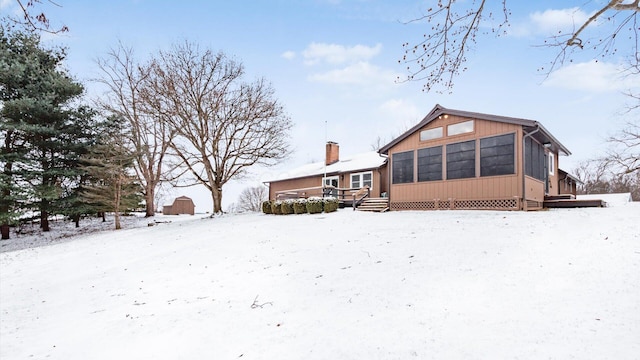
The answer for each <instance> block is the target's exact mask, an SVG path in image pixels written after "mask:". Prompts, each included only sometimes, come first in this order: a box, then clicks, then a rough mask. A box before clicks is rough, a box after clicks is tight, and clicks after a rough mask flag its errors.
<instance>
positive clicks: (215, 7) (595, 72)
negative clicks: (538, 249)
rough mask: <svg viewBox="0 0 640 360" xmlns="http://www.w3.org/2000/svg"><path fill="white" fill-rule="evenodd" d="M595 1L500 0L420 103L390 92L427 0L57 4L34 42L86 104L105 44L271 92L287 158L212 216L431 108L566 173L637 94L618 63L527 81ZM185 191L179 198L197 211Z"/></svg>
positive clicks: (7, 4) (230, 191) (403, 91)
mask: <svg viewBox="0 0 640 360" xmlns="http://www.w3.org/2000/svg"><path fill="white" fill-rule="evenodd" d="M600 2H601V1H593V2H589V3H588V4H589V6H590V8H588V9H585V11H580V10H578V9H575V8H574V7H575V6H579V5H582V4H583V2H579V1H535V2H528V1H527V2H521V1H510V2H509V3H508V4H509V5H510V6H512V16H511V18H510V28H509V35H507V36H503V37H500V38H495V37H492V36H486V37H482V38H481V39H480V40H479V42H478V43H477V44H476V46H475V48H474V50H473V51H471V52H470V53H469V54H468V59H469V61H468V63H467V67H468V68H469V70H468V71H467V72H465V73H463V74H462V75H461V76H459V77H458V78H457V80H456V85H455V88H454V91H453V93H452V94H448V93H447V94H438V93H425V92H422V84H421V83H397V82H396V81H395V79H396V77H397V76H398V75H400V76H404V75H406V72H405V70H404V69H405V65H402V64H398V59H400V58H401V57H402V55H403V49H402V44H403V43H404V42H407V41H414V40H416V39H419V38H420V37H421V36H422V34H423V33H424V28H425V26H426V25H425V24H423V23H413V24H404V23H403V22H406V21H407V20H410V19H412V18H415V17H417V16H419V15H420V14H421V13H422V12H423V11H424V10H425V9H427V8H428V7H429V6H433V4H435V3H436V1H417V0H414V1H409V0H395V1H381V0H307V1H303V0H271V1H266V0H264V1H262V0H256V1H182V2H177V1H160V0H156V1H151V0H112V1H79V0H74V1H72V0H58V1H57V3H59V4H60V5H61V7H59V8H58V7H55V6H53V5H45V7H44V10H45V11H46V12H47V15H48V16H49V18H50V19H51V20H52V22H53V24H54V25H55V24H65V25H67V26H68V27H69V28H70V32H69V33H67V34H64V35H59V36H53V37H51V39H48V41H51V42H53V43H56V44H61V45H64V46H66V47H68V54H69V56H68V61H67V67H68V70H69V72H70V73H71V74H72V75H73V76H75V77H76V78H78V79H79V80H81V81H82V82H83V83H85V85H86V86H87V89H88V93H89V95H90V96H98V95H99V94H100V89H99V87H98V86H97V85H96V84H95V83H92V82H91V81H90V79H92V78H95V77H97V76H99V73H98V72H97V71H98V70H97V67H96V65H95V59H96V58H99V57H101V56H104V54H105V53H106V52H107V51H108V50H109V48H112V47H116V46H117V42H118V41H119V40H120V41H122V42H123V43H124V44H125V45H127V46H132V47H134V48H135V49H136V53H137V56H138V57H139V59H141V60H144V58H145V57H146V56H148V55H149V54H150V53H152V52H155V51H157V50H159V49H168V48H169V47H170V46H171V45H172V44H174V43H176V42H182V41H184V40H189V41H192V42H196V43H198V44H199V45H200V46H203V47H209V48H211V49H214V50H221V51H223V52H225V53H226V54H228V55H231V56H234V57H235V58H236V59H238V60H240V61H242V62H243V64H244V65H245V69H246V73H247V79H248V80H251V79H254V78H256V77H264V78H266V79H268V80H269V81H271V82H272V83H273V86H274V88H275V90H276V96H277V97H278V98H279V99H280V101H281V102H282V103H283V104H284V106H285V108H286V110H287V112H288V113H289V115H290V116H291V119H292V120H293V122H294V124H295V126H294V128H293V131H292V133H291V135H292V139H291V144H292V147H293V149H294V153H293V155H292V157H291V158H290V159H289V160H288V161H286V162H284V163H283V164H281V165H280V166H277V167H273V168H270V169H268V170H265V169H255V171H254V172H255V174H254V176H253V177H252V178H250V179H246V180H245V181H244V182H242V183H239V184H231V185H230V186H228V187H227V188H225V189H224V191H225V194H224V198H223V206H224V204H227V205H228V204H230V203H231V202H234V201H235V200H236V196H237V193H238V191H239V190H241V189H242V188H244V187H246V186H249V185H253V184H255V183H259V181H260V180H264V179H268V178H270V177H273V176H274V175H276V174H277V173H279V172H281V171H285V170H287V169H290V168H292V167H296V166H299V165H302V164H305V163H308V162H311V161H320V160H322V159H323V157H324V143H325V141H326V140H331V141H336V142H338V143H339V144H340V152H341V154H343V155H349V154H356V153H360V152H365V151H370V150H371V145H372V144H373V143H374V141H375V139H376V138H377V137H378V136H379V137H381V138H382V139H385V140H387V141H389V140H391V139H392V138H393V137H394V136H396V135H398V134H400V133H401V132H403V131H404V130H405V129H407V128H409V127H411V126H413V125H414V124H415V123H417V122H419V121H420V120H421V118H422V117H423V116H424V115H426V114H427V113H428V112H429V110H431V108H432V107H433V106H434V105H435V104H437V103H439V104H441V105H443V106H445V107H449V108H454V109H460V110H469V111H476V112H484V113H491V114H496V115H505V116H513V117H522V118H527V119H533V120H538V121H540V122H542V123H543V124H544V126H545V127H546V128H547V129H549V130H550V131H551V132H552V133H553V134H554V135H555V136H556V137H557V138H558V139H559V140H560V141H561V142H562V143H563V144H564V145H565V146H566V147H567V148H569V150H571V151H572V153H573V155H571V156H569V157H562V158H561V159H560V166H561V167H562V168H564V169H566V170H572V169H573V168H574V167H575V166H576V165H577V164H578V163H579V162H580V161H583V160H586V159H589V158H592V157H594V156H598V155H600V154H601V153H602V151H603V150H604V146H605V144H604V139H605V138H606V136H607V135H609V134H611V133H612V132H613V131H615V130H616V129H617V128H619V127H620V126H621V125H622V124H623V120H624V119H623V118H622V117H621V116H620V112H621V110H623V108H624V104H625V102H626V101H627V98H626V97H625V96H624V95H622V94H621V91H622V90H625V89H628V88H629V87H630V86H636V88H637V87H638V84H631V83H629V79H627V80H625V79H621V78H619V77H618V75H617V68H618V66H619V64H620V63H621V62H622V61H623V59H622V57H620V58H615V57H612V58H607V59H605V61H600V62H598V63H594V62H589V61H588V58H587V57H578V58H576V61H575V62H574V63H572V64H571V66H566V67H564V68H561V69H559V70H558V71H556V72H555V73H553V74H552V75H551V76H550V77H549V78H547V79H545V77H544V76H543V75H541V73H540V72H538V71H536V70H537V69H538V68H539V67H541V66H546V65H547V64H548V63H549V61H551V60H552V58H553V57H554V56H555V54H556V53H555V50H551V49H548V48H544V47H536V46H535V45H539V44H542V43H543V41H544V39H545V37H547V36H549V35H550V34H552V33H553V32H554V31H556V30H557V29H558V28H567V27H569V28H570V27H571V26H573V24H574V23H576V22H578V21H579V20H580V19H582V18H584V16H586V15H587V14H588V13H589V12H591V11H593V10H594V9H595V8H596V6H597V5H598V4H599V3H600ZM496 3H498V4H499V2H497V1H496ZM14 10H15V5H14V1H13V0H0V11H1V12H2V15H4V14H5V13H8V12H12V11H14ZM495 10H498V11H499V10H500V9H499V8H498V9H495ZM47 38H49V36H47ZM620 45H621V48H622V49H624V48H625V46H624V45H625V44H623V43H622V44H620ZM627 45H628V44H627ZM622 55H625V53H624V51H623V52H621V53H620V56H622ZM198 192H199V190H193V189H192V190H189V191H180V193H187V194H190V195H192V196H195V197H198V198H200V195H194V194H195V193H198ZM196 205H197V206H198V210H202V211H204V210H208V209H210V208H211V201H210V198H209V197H208V196H207V195H205V196H203V197H202V199H201V200H197V201H196Z"/></svg>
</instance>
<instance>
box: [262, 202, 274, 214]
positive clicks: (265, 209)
mask: <svg viewBox="0 0 640 360" xmlns="http://www.w3.org/2000/svg"><path fill="white" fill-rule="evenodd" d="M262 212H263V213H265V214H271V213H272V212H271V201H269V200H267V201H263V202H262Z"/></svg>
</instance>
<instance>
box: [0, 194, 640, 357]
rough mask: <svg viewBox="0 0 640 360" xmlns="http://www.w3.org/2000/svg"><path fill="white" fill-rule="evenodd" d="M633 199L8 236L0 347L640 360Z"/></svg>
mask: <svg viewBox="0 0 640 360" xmlns="http://www.w3.org/2000/svg"><path fill="white" fill-rule="evenodd" d="M638 205H639V204H635V203H628V204H623V205H621V206H615V207H610V208H602V209H601V208H596V209H557V210H550V211H539V212H527V213H525V212H494V211H428V212H390V213H383V214H378V213H362V212H353V211H351V210H348V209H346V210H340V211H338V212H336V213H330V214H318V215H289V216H274V215H262V214H249V215H230V216H222V217H218V218H214V219H201V218H199V217H198V216H194V217H180V221H173V222H171V223H162V224H158V225H157V226H153V227H146V225H145V226H143V227H138V228H130V229H125V230H121V231H118V232H115V231H108V232H100V233H95V234H87V235H82V236H77V237H73V238H69V239H70V240H69V241H65V242H54V243H53V244H52V245H47V246H36V247H33V246H32V247H28V248H26V249H23V250H14V251H8V249H5V248H3V253H1V254H0V310H1V312H0V358H2V359H6V360H8V359H29V358H34V359H44V358H50V359H411V358H416V359H638V356H639V355H638V354H640V221H639V220H640V206H638ZM49 243H51V242H49Z"/></svg>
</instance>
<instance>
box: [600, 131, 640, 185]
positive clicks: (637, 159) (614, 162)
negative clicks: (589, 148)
mask: <svg viewBox="0 0 640 360" xmlns="http://www.w3.org/2000/svg"><path fill="white" fill-rule="evenodd" d="M608 141H609V143H610V144H611V148H610V149H609V151H608V154H607V157H606V158H605V161H606V162H607V164H608V165H609V166H610V167H611V168H612V169H613V171H615V172H616V173H618V174H621V175H624V174H631V173H635V172H639V173H640V122H638V120H635V121H633V120H631V121H628V122H627V124H626V126H625V127H624V128H623V129H622V130H619V131H618V132H617V133H616V134H615V135H613V136H611V137H610V138H609V140H608Z"/></svg>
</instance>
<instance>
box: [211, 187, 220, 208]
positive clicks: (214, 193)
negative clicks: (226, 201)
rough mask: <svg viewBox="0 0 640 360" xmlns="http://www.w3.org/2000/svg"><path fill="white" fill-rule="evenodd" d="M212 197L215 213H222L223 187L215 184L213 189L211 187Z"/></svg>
mask: <svg viewBox="0 0 640 360" xmlns="http://www.w3.org/2000/svg"><path fill="white" fill-rule="evenodd" d="M211 197H212V198H213V213H214V214H219V213H222V187H221V186H218V185H216V186H214V187H213V189H211Z"/></svg>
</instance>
